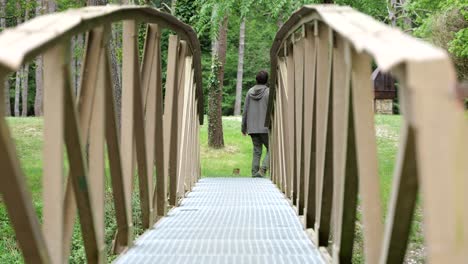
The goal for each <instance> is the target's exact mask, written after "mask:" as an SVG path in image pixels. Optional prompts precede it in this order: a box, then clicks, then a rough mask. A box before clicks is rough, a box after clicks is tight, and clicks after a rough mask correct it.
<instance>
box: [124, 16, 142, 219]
mask: <svg viewBox="0 0 468 264" xmlns="http://www.w3.org/2000/svg"><path fill="white" fill-rule="evenodd" d="M136 27H137V25H136V22H135V21H124V22H123V46H122V53H123V63H122V114H121V116H122V120H121V149H120V151H121V152H120V153H121V154H120V155H121V160H122V172H123V177H124V180H125V181H124V188H125V200H126V202H127V206H126V208H127V209H129V212H128V213H129V214H130V217H131V212H132V189H133V175H134V172H135V168H134V156H133V153H134V147H135V145H134V143H135V140H134V139H135V135H134V133H135V132H134V117H135V114H134V111H135V106H134V103H135V99H134V97H135V96H137V95H136V94H135V89H134V85H135V79H137V78H139V76H135V74H136V71H135V69H134V67H135V61H136V60H137V58H135V56H137V54H136V53H135V50H136V47H135V45H136V43H135V36H136V34H137V28H136Z"/></svg>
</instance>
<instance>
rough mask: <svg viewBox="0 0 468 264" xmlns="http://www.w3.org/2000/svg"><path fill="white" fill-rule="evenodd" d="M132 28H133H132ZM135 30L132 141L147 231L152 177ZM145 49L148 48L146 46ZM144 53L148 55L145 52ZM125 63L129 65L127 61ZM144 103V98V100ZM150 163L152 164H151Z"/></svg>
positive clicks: (143, 220)
mask: <svg viewBox="0 0 468 264" xmlns="http://www.w3.org/2000/svg"><path fill="white" fill-rule="evenodd" d="M132 28H133V27H132ZM137 32H138V30H137V28H136V27H135V32H134V33H132V38H133V42H132V43H131V44H130V43H129V46H130V45H131V48H132V50H133V55H132V58H133V61H132V62H133V68H132V70H133V71H134V74H133V87H132V89H133V90H134V96H133V100H134V103H133V107H134V110H133V114H134V116H133V124H134V126H135V127H134V136H135V138H134V140H135V150H136V157H137V168H138V186H139V188H138V189H139V191H140V207H141V217H142V225H143V228H145V229H147V228H149V227H150V226H151V223H152V222H153V218H152V216H151V208H152V205H151V203H152V199H151V198H150V186H148V184H149V183H150V182H149V180H148V178H149V177H151V178H152V177H153V175H149V174H148V165H147V163H148V160H147V156H146V154H147V151H146V148H147V146H146V142H145V140H146V131H145V114H144V108H145V105H144V100H143V95H144V93H143V91H142V87H141V73H140V64H139V62H138V61H139V58H138V54H139V53H138V36H137ZM129 48H130V47H129ZM146 48H150V47H149V46H148V45H147V46H146ZM145 53H148V52H147V51H145ZM145 62H146V63H148V64H150V65H151V63H152V61H151V60H146V61H145ZM127 63H131V62H130V61H128V62H127ZM142 67H143V68H150V67H151V66H146V65H142ZM145 101H146V98H145ZM151 163H152V162H151Z"/></svg>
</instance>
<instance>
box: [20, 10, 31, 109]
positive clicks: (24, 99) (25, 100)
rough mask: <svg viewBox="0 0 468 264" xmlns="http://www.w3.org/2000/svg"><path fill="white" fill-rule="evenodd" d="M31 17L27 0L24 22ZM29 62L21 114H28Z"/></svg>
mask: <svg viewBox="0 0 468 264" xmlns="http://www.w3.org/2000/svg"><path fill="white" fill-rule="evenodd" d="M28 19H29V3H28V1H26V5H25V12H24V22H26V21H27V20H28ZM28 77H29V63H26V64H25V65H24V67H23V74H22V79H21V86H22V92H21V97H22V99H23V101H22V103H21V108H22V111H21V115H22V116H28V89H29V78H28Z"/></svg>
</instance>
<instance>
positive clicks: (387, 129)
mask: <svg viewBox="0 0 468 264" xmlns="http://www.w3.org/2000/svg"><path fill="white" fill-rule="evenodd" d="M375 122H376V134H377V145H378V159H379V176H380V180H381V190H382V199H383V201H384V205H385V206H386V204H387V201H388V200H389V197H390V194H391V185H392V183H391V179H392V173H393V166H394V162H395V156H396V152H397V149H398V134H399V129H400V123H401V117H400V116H376V118H375ZM8 123H9V125H10V129H11V133H12V135H13V137H14V139H15V143H16V147H17V153H18V156H19V157H20V160H21V164H22V169H23V171H24V172H25V174H26V175H27V179H28V185H29V188H30V190H31V194H32V198H33V204H34V206H35V208H36V210H37V212H38V214H39V215H40V214H41V209H42V203H41V200H42V199H41V189H42V187H41V185H42V184H41V174H42V168H41V167H42V126H43V122H42V119H39V118H9V119H8ZM240 126H241V120H240V118H239V117H224V118H223V129H224V141H225V146H226V147H225V148H224V149H220V150H213V149H209V148H208V145H207V126H203V127H202V129H201V135H200V139H201V141H200V142H201V155H202V164H201V165H202V174H203V175H204V177H207V176H209V177H220V176H221V177H226V176H232V175H233V170H234V169H239V170H240V175H239V176H242V177H250V170H251V157H252V143H251V140H250V137H243V136H242V134H241V132H240ZM108 185H109V183H108ZM106 188H107V189H109V187H106ZM111 199H112V196H111V195H110V196H108V197H106V200H107V201H109V202H108V203H107V205H106V214H107V215H108V216H109V217H108V218H110V219H114V217H113V216H111V214H112V213H113V208H112V203H111V202H110V200H111ZM358 214H359V212H358ZM135 220H136V219H135ZM415 220H416V221H415V222H414V225H413V230H412V236H411V239H410V241H411V242H410V247H409V250H408V251H409V252H408V254H407V255H408V256H407V258H408V262H409V263H421V262H423V256H422V255H423V246H422V242H423V238H422V232H421V226H420V224H421V210H420V208H419V206H418V208H417V210H416V214H415ZM137 225H138V223H137ZM114 230H115V222H112V221H110V222H106V241H107V242H108V245H109V242H110V241H111V240H112V236H113V232H114ZM360 232H361V230H360V227H359V225H358V230H357V240H356V243H355V250H356V253H357V254H356V257H355V262H356V263H360V262H361V261H362V236H361V234H360ZM0 234H2V239H1V240H0V263H22V257H21V252H20V251H19V249H18V248H17V245H16V242H15V238H14V233H13V231H12V228H11V225H10V222H9V220H8V215H7V213H6V210H5V207H4V206H3V205H1V204H0ZM73 251H74V255H73V256H72V258H71V259H70V262H71V263H82V262H83V261H84V259H83V257H84V252H83V247H82V242H81V241H80V235H79V228H76V231H75V234H74V241H73ZM111 259H112V258H109V260H111Z"/></svg>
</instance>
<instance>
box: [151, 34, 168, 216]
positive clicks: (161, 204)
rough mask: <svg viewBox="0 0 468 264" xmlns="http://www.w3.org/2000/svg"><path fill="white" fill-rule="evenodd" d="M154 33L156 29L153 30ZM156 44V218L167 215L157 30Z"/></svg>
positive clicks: (154, 196) (154, 69) (159, 48)
mask: <svg viewBox="0 0 468 264" xmlns="http://www.w3.org/2000/svg"><path fill="white" fill-rule="evenodd" d="M155 31H156V29H155ZM156 34H157V42H156V43H155V53H154V60H155V61H154V65H153V71H154V72H153V73H152V76H154V77H153V79H152V80H153V81H154V89H155V98H154V100H155V102H156V105H155V127H156V130H155V135H154V137H155V146H154V147H155V159H156V188H155V194H154V195H153V204H154V206H156V211H157V212H156V214H157V216H158V217H160V216H165V215H166V213H167V183H168V182H167V177H166V176H165V175H166V174H165V171H166V169H167V167H165V166H166V164H165V162H164V157H165V154H164V145H165V143H164V134H163V133H164V130H163V126H164V122H163V114H164V109H163V108H164V107H163V89H162V73H161V56H162V54H161V31H160V29H159V28H158V31H157V33H156Z"/></svg>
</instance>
